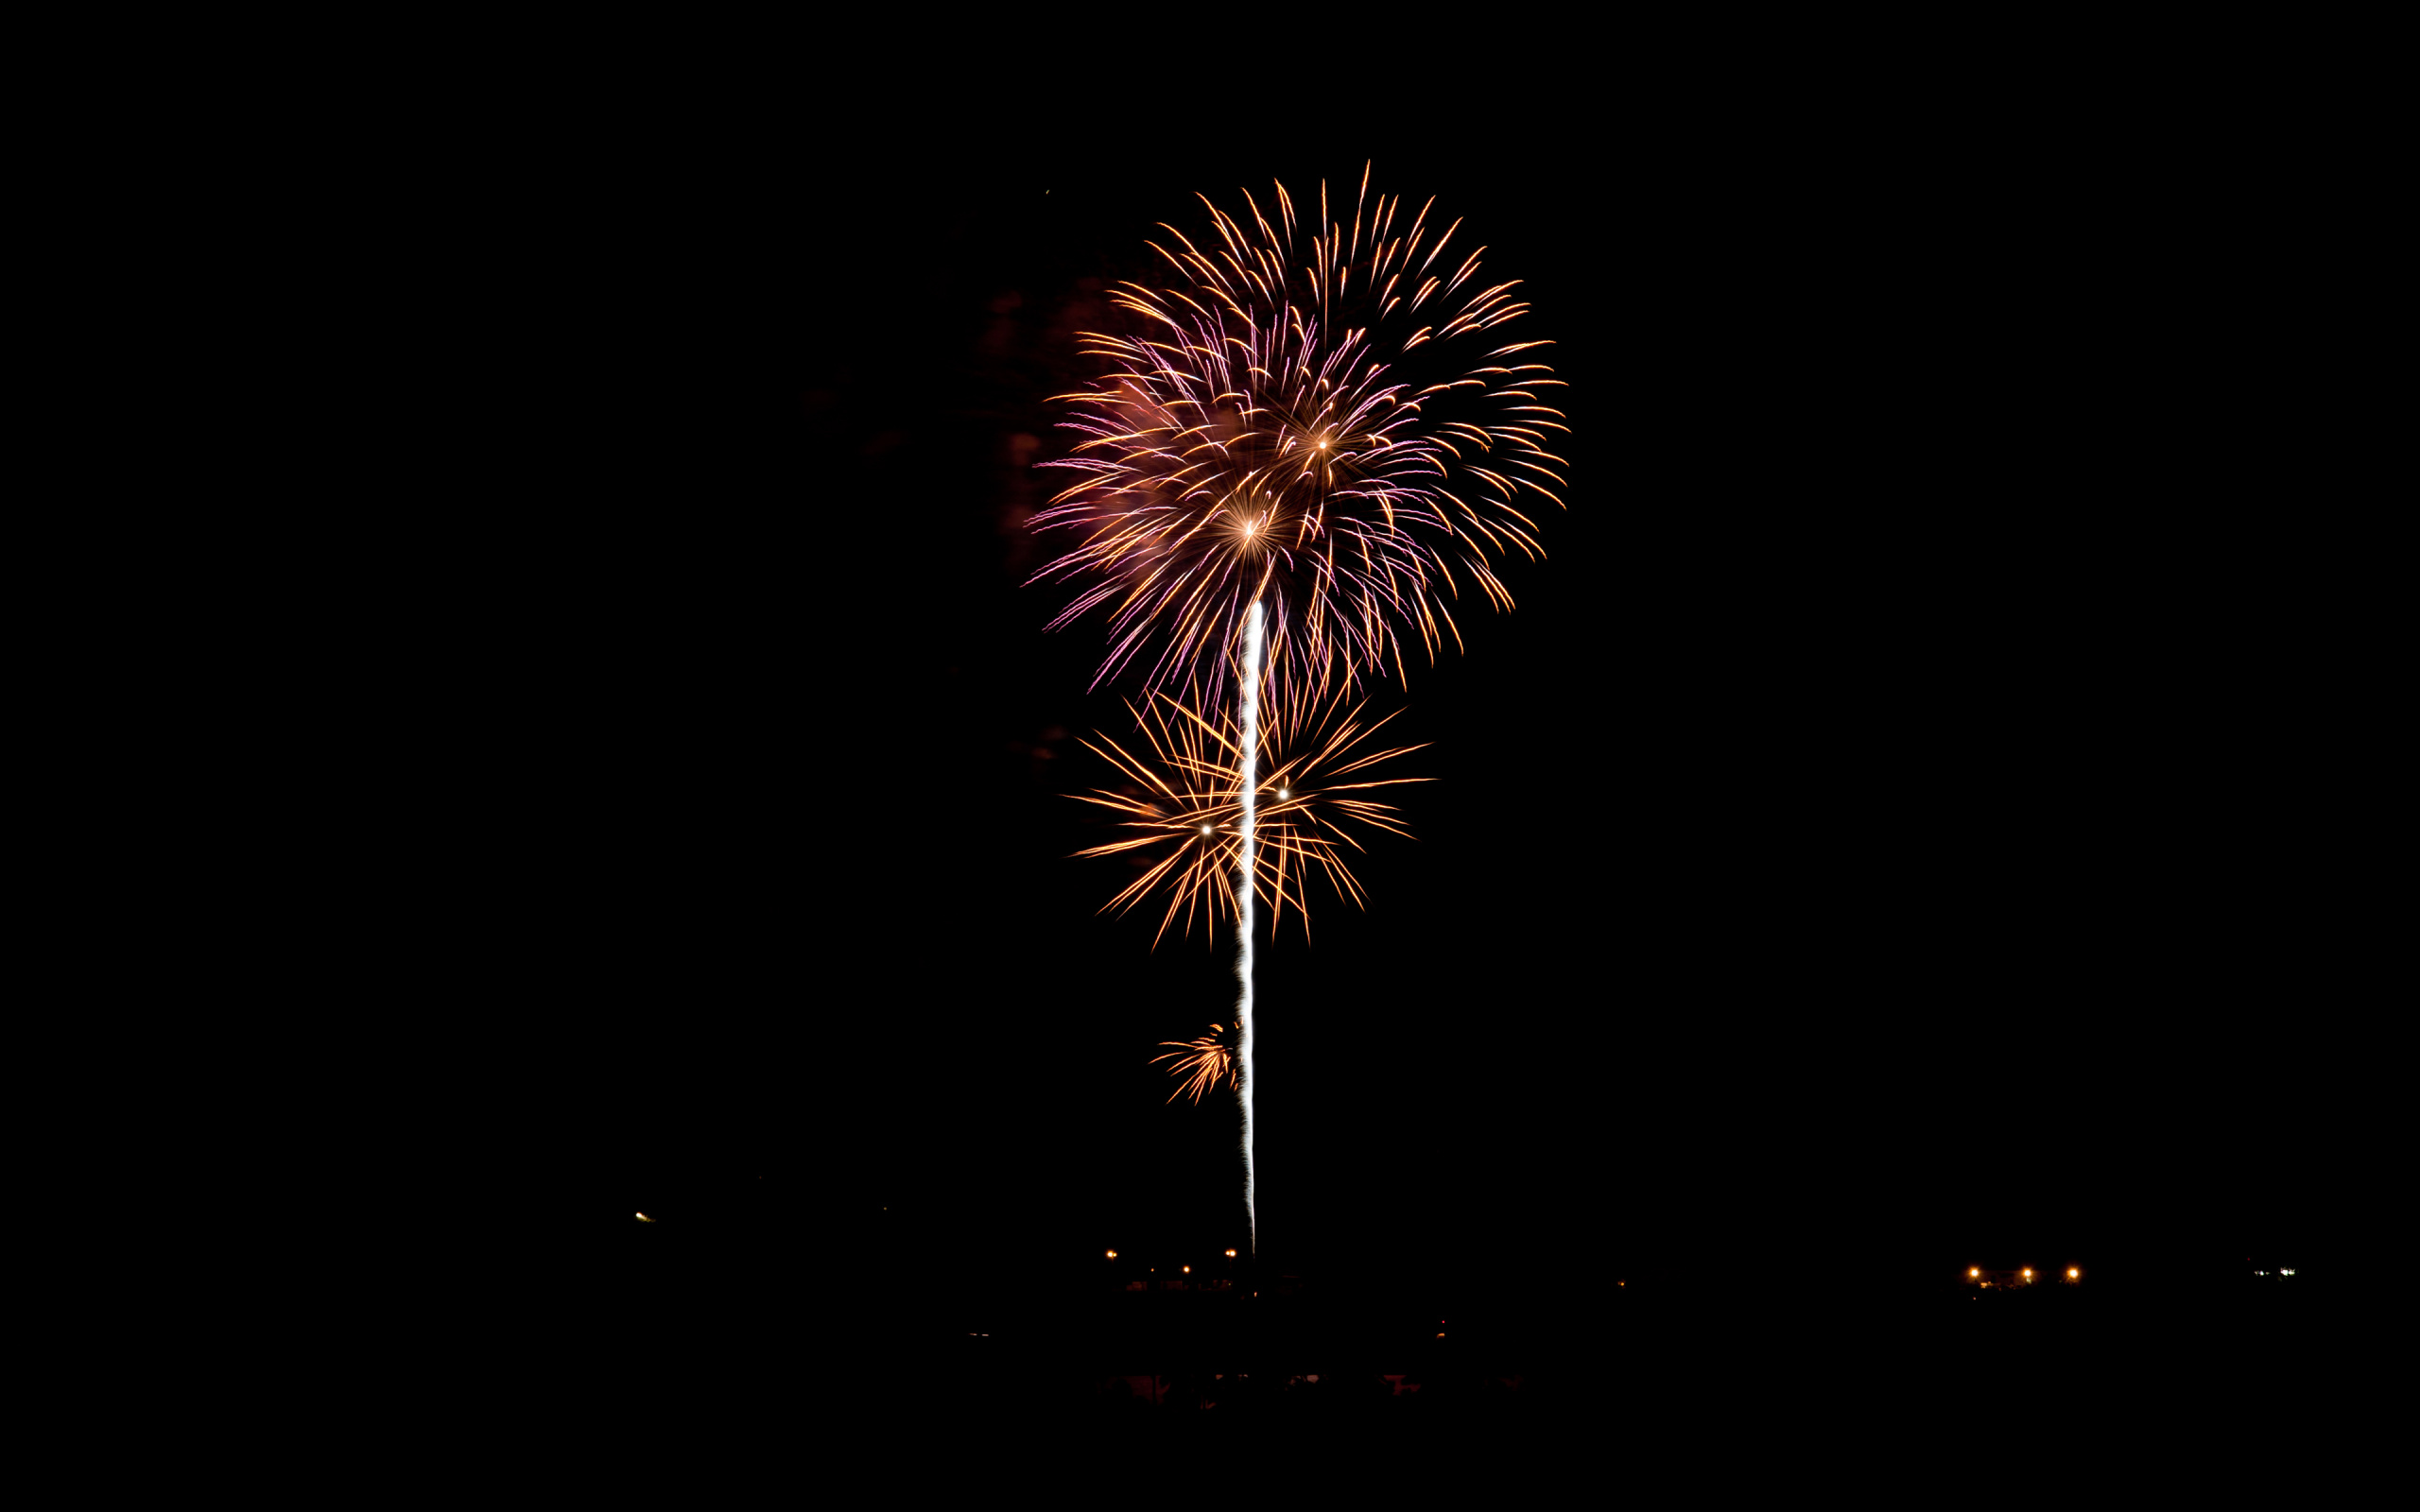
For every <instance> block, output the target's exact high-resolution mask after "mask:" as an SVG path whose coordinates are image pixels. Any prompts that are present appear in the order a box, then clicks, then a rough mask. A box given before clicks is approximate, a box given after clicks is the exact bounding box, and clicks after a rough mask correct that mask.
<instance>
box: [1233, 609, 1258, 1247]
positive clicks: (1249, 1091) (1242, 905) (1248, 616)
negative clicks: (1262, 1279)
mask: <svg viewBox="0 0 2420 1512" xmlns="http://www.w3.org/2000/svg"><path fill="white" fill-rule="evenodd" d="M1236 702H1237V703H1238V704H1240V705H1241V711H1242V716H1241V718H1240V720H1239V721H1238V722H1239V723H1240V724H1241V725H1242V726H1243V773H1242V780H1241V781H1240V782H1238V783H1237V784H1236V788H1237V791H1238V794H1239V796H1240V797H1241V799H1242V801H1243V811H1244V816H1243V827H1242V834H1241V837H1240V838H1241V845H1240V851H1241V854H1240V855H1239V857H1238V859H1237V861H1236V976H1237V977H1239V978H1240V979H1241V980H1242V982H1243V996H1242V997H1241V998H1240V999H1239V1000H1238V1001H1237V1003H1236V1024H1237V1025H1238V1026H1239V1028H1240V1031H1241V1038H1240V1040H1238V1041H1237V1043H1236V1098H1237V1100H1238V1101H1240V1102H1241V1103H1242V1104H1243V1108H1244V1227H1245V1233H1246V1236H1247V1241H1246V1242H1247V1245H1248V1246H1249V1249H1250V1251H1251V1252H1253V1253H1257V1252H1258V1251H1259V1248H1260V1212H1259V1210H1258V1209H1257V1208H1256V1207H1254V1206H1253V1163H1252V1132H1253V1129H1252V1097H1253V1074H1252V894H1253V847H1252V842H1253V819H1254V818H1255V817H1256V816H1255V814H1254V813H1253V809H1254V806H1255V805H1254V802H1253V799H1255V798H1256V797H1257V796H1258V793H1257V788H1258V783H1259V782H1260V769H1259V765H1258V758H1259V756H1260V600H1258V599H1254V600H1253V601H1252V603H1251V605H1250V606H1249V607H1248V608H1246V609H1245V610H1244V675H1243V681H1242V683H1241V684H1240V685H1239V686H1238V687H1237V688H1236Z"/></svg>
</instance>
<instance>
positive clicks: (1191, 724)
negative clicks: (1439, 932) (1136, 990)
mask: <svg viewBox="0 0 2420 1512" xmlns="http://www.w3.org/2000/svg"><path fill="white" fill-rule="evenodd" d="M1129 707H1132V706H1131V705H1130V706H1129ZM1362 715H1363V708H1362V706H1358V705H1357V706H1355V707H1353V708H1351V709H1346V708H1344V707H1343V706H1342V705H1340V704H1339V703H1336V702H1333V701H1331V702H1329V703H1327V704H1325V705H1323V706H1322V707H1321V708H1320V709H1317V710H1315V711H1314V712H1313V713H1312V714H1311V716H1310V717H1309V718H1307V719H1303V720H1295V719H1290V718H1287V717H1283V716H1282V715H1280V714H1279V713H1275V712H1272V713H1271V717H1269V718H1267V719H1265V720H1264V721H1262V722H1261V725H1260V747H1261V748H1260V758H1259V761H1258V762H1257V764H1256V765H1257V771H1256V773H1255V781H1254V782H1253V795H1254V803H1253V806H1254V808H1255V809H1256V810H1257V814H1256V816H1255V820H1254V828H1255V830H1256V832H1257V833H1256V837H1255V841H1254V846H1253V876H1254V878H1255V880H1256V884H1257V885H1258V887H1259V888H1260V889H1262V890H1264V891H1265V894H1266V896H1267V897H1268V898H1269V899H1270V911H1269V921H1270V931H1271V934H1272V935H1274V934H1275V932H1276V929H1277V927H1278V924H1279V923H1280V921H1281V920H1282V919H1283V917H1284V915H1285V912H1286V910H1287V908H1288V906H1291V907H1292V908H1293V910H1294V913H1295V916H1296V918H1297V919H1300V920H1301V921H1302V927H1303V929H1304V931H1305V936H1307V934H1308V932H1309V927H1310V925H1309V914H1310V911H1309V908H1308V906H1307V903H1306V902H1305V883H1306V881H1307V880H1308V879H1309V878H1311V877H1313V876H1319V877H1322V878H1324V879H1325V880H1326V881H1327V883H1328V884H1329V885H1331V886H1332V887H1334V889H1335V890H1336V892H1337V893H1338V894H1339V895H1340V896H1342V897H1346V898H1350V899H1352V900H1353V902H1354V903H1355V904H1356V905H1357V906H1358V905H1360V904H1362V903H1363V902H1364V899H1363V895H1362V892H1361V885H1360V884H1359V883H1358V882H1357V881H1356V880H1355V878H1354V875H1353V871H1352V868H1350V867H1349V866H1348V865H1347V864H1346V856H1347V852H1348V851H1360V850H1362V849H1363V847H1362V845H1361V842H1360V840H1358V839H1357V838H1356V836H1355V831H1357V830H1383V831H1386V832H1388V833H1393V834H1400V835H1405V836H1409V834H1410V833H1411V832H1410V831H1409V830H1407V829H1405V828H1404V826H1403V822H1402V820H1401V818H1400V816H1398V814H1397V811H1396V809H1395V807H1394V805H1392V804H1391V803H1386V802H1381V801H1378V800H1376V799H1373V798H1371V797H1370V796H1369V795H1370V794H1371V793H1373V792H1374V790H1376V789H1378V788H1384V787H1398V786H1402V785H1404V784H1406V783H1409V782H1427V781H1429V779H1427V778H1424V777H1373V776H1371V775H1370V773H1371V771H1372V769H1373V768H1374V767H1376V766H1377V765H1378V764H1380V763H1382V762H1385V761H1387V760H1389V759H1390V758H1392V757H1395V756H1400V755H1402V754H1404V753H1405V752H1407V751H1412V750H1418V749H1421V748H1422V747H1418V746H1399V747H1394V748H1392V749H1389V750H1364V749H1363V748H1362V747H1364V746H1365V745H1366V744H1367V743H1368V742H1369V740H1370V737H1371V736H1373V735H1374V734H1376V733H1377V732H1378V730H1380V729H1382V728H1383V727H1384V726H1385V725H1386V724H1387V722H1388V721H1389V720H1391V719H1392V718H1393V717H1394V715H1392V714H1389V715H1387V716H1386V717H1385V718H1382V719H1378V720H1376V721H1374V722H1369V723H1365V722H1364V720H1363V717H1362ZM1135 719H1136V723H1137V724H1138V726H1139V727H1140V729H1141V731H1142V734H1143V737H1144V741H1143V743H1142V744H1141V745H1139V746H1138V747H1137V748H1136V749H1134V750H1129V749H1127V748H1126V747H1123V746H1120V745H1118V744H1117V743H1116V742H1115V741H1113V740H1110V739H1108V738H1107V737H1105V736H1104V737H1102V739H1101V740H1100V742H1099V743H1098V744H1095V743H1094V742H1092V741H1089V740H1088V741H1086V742H1084V744H1085V745H1086V746H1087V747H1091V748H1092V749H1093V750H1094V751H1097V752H1098V753H1099V754H1100V755H1102V756H1104V757H1106V758H1108V760H1109V761H1110V762H1111V763H1112V764H1114V765H1115V766H1116V767H1117V769H1118V770H1119V771H1120V772H1121V773H1123V774H1124V775H1125V777H1126V778H1127V779H1128V783H1127V791H1125V792H1118V793H1113V792H1108V791H1105V790H1101V789H1096V790H1094V791H1093V792H1092V793H1090V794H1077V795H1075V796H1076V797H1077V798H1078V799H1080V801H1082V802H1086V803H1094V804H1098V805H1099V806H1100V807H1102V808H1105V809H1108V810H1110V811H1112V812H1113V813H1115V814H1117V815H1119V816H1121V817H1120V818H1119V820H1118V828H1119V829H1120V830H1122V831H1125V832H1128V833H1126V834H1125V835H1124V836H1123V837H1122V838H1120V839H1117V840H1114V841H1111V842H1110V843H1109V844H1107V845H1098V846H1094V847H1093V848H1091V849H1090V850H1087V851H1078V852H1077V854H1078V855H1080V856H1105V855H1118V854H1129V855H1132V856H1134V857H1135V858H1137V859H1139V860H1141V861H1143V862H1144V863H1145V866H1144V870H1143V873H1142V875H1140V876H1139V877H1137V878H1135V879H1134V881H1133V882H1132V883H1130V884H1129V885H1127V887H1126V888H1125V890H1124V891H1122V892H1120V893H1119V894H1118V895H1117V896H1116V897H1115V898H1113V899H1111V900H1110V901H1109V902H1108V903H1106V904H1104V905H1103V907H1102V912H1104V913H1106V912H1109V911H1111V910H1113V909H1114V910H1115V911H1117V912H1120V913H1123V912H1126V911H1127V910H1129V909H1132V907H1134V905H1135V904H1137V903H1138V902H1141V901H1142V900H1143V899H1145V898H1146V897H1149V896H1150V895H1152V894H1153V893H1154V892H1156V891H1159V890H1161V889H1163V888H1165V889H1166V890H1167V895H1168V905H1167V913H1166V914H1165V915H1164V916H1163V917H1162V919H1161V920H1160V927H1159V930H1158V932H1157V933H1155V934H1154V935H1153V936H1152V937H1151V938H1152V943H1153V944H1154V945H1156V944H1158V943H1159V940H1160V938H1161V936H1165V935H1166V934H1167V930H1168V927H1169V926H1170V925H1171V924H1173V923H1175V922H1176V920H1177V917H1178V916H1179V915H1180V914H1182V915H1183V916H1184V920H1185V929H1186V931H1187V932H1190V930H1191V929H1192V927H1193V922H1194V919H1196V917H1197V916H1198V917H1199V918H1200V919H1201V921H1202V922H1203V923H1204V924H1206V925H1208V926H1209V927H1210V928H1211V929H1212V930H1213V931H1214V932H1215V931H1216V929H1217V927H1218V925H1219V921H1220V920H1222V919H1233V918H1234V917H1235V911H1236V896H1235V891H1234V888H1235V882H1236V872H1237V870H1238V868H1239V866H1240V863H1241V856H1242V836H1241V833H1240V832H1241V829H1242V819H1243V793H1242V790H1241V781H1240V773H1241V767H1242V762H1241V750H1240V748H1239V742H1240V737H1239V733H1238V731H1237V729H1236V723H1235V721H1234V720H1233V719H1232V718H1227V717H1223V716H1222V717H1219V718H1218V719H1216V720H1213V719H1212V718H1209V717H1206V716H1204V715H1203V714H1202V713H1200V712H1199V711H1198V710H1195V709H1193V708H1191V707H1189V706H1187V705H1185V704H1184V703H1181V702H1179V701H1178V700H1176V699H1174V698H1171V697H1169V696H1166V695H1161V696H1158V697H1157V698H1155V699H1154V700H1153V701H1152V702H1151V703H1150V705H1149V706H1148V707H1146V708H1144V709H1141V710H1137V711H1136V712H1135Z"/></svg>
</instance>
